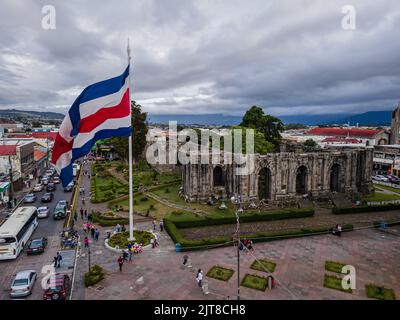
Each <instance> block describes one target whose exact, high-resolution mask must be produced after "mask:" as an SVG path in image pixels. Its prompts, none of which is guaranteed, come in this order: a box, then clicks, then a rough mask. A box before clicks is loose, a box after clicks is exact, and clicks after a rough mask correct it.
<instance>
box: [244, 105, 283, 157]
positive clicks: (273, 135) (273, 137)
mask: <svg viewBox="0 0 400 320" xmlns="http://www.w3.org/2000/svg"><path fill="white" fill-rule="evenodd" d="M240 126H242V127H247V128H252V129H256V130H257V131H259V132H261V133H262V134H264V138H265V139H266V140H267V141H269V142H270V143H272V144H273V145H274V146H275V150H277V149H278V147H279V142H280V140H281V132H283V130H284V126H283V123H282V121H281V120H280V119H278V118H276V117H274V116H271V115H269V114H265V113H264V111H263V109H262V108H260V107H258V106H252V107H251V108H250V109H249V110H247V111H246V113H245V115H244V116H243V120H242V123H241V124H240Z"/></svg>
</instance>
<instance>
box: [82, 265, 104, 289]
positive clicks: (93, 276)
mask: <svg viewBox="0 0 400 320" xmlns="http://www.w3.org/2000/svg"><path fill="white" fill-rule="evenodd" d="M103 279H104V271H103V268H102V267H100V266H99V265H94V266H93V267H91V268H90V271H89V272H86V273H85V275H84V282H85V287H90V286H93V285H95V284H96V283H98V282H100V281H101V280H103Z"/></svg>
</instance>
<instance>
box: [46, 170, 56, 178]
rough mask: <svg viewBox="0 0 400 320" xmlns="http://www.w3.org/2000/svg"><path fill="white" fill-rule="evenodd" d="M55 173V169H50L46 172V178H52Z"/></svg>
mask: <svg viewBox="0 0 400 320" xmlns="http://www.w3.org/2000/svg"><path fill="white" fill-rule="evenodd" d="M54 173H55V171H54V169H48V170H46V176H48V177H51V176H53V174H54Z"/></svg>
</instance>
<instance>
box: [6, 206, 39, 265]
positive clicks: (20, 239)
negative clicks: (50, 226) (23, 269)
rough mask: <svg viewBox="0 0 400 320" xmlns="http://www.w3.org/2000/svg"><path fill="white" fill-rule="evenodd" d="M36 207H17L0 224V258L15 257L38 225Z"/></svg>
mask: <svg viewBox="0 0 400 320" xmlns="http://www.w3.org/2000/svg"><path fill="white" fill-rule="evenodd" d="M37 215H38V213H37V209H36V207H32V206H30V207H19V208H17V210H15V211H14V213H13V214H12V215H11V216H10V217H9V218H8V219H7V220H6V221H5V222H4V223H3V224H2V225H1V226H0V260H9V259H16V258H17V257H18V256H19V254H20V253H21V251H22V250H23V249H24V246H25V244H26V243H27V242H28V240H29V238H30V237H31V236H32V233H33V231H34V230H35V229H36V227H37V226H38V219H37Z"/></svg>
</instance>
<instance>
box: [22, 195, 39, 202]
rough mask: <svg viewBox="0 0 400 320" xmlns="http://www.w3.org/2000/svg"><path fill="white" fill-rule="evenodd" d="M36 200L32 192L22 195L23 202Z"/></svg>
mask: <svg viewBox="0 0 400 320" xmlns="http://www.w3.org/2000/svg"><path fill="white" fill-rule="evenodd" d="M35 201H36V196H35V194H33V193H28V194H26V195H25V197H24V203H33V202H35Z"/></svg>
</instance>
